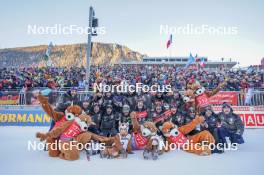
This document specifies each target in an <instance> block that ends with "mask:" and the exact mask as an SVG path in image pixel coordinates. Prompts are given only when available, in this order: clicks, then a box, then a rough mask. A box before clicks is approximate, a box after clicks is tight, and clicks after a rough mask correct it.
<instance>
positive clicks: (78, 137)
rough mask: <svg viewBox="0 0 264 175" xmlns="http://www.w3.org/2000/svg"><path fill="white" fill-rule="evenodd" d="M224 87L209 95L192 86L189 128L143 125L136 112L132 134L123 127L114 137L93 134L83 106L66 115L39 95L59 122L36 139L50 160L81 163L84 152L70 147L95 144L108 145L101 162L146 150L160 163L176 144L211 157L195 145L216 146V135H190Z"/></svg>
mask: <svg viewBox="0 0 264 175" xmlns="http://www.w3.org/2000/svg"><path fill="white" fill-rule="evenodd" d="M224 85H225V83H222V84H220V85H219V86H218V87H217V88H216V89H215V90H213V91H212V92H209V91H206V90H205V89H204V87H202V86H201V85H200V84H199V83H198V82H193V83H191V84H188V86H187V90H186V91H185V92H184V94H183V99H184V102H185V105H186V108H189V107H194V108H195V111H196V114H197V115H196V117H195V118H194V119H193V120H192V121H191V122H189V123H188V124H186V125H183V126H181V127H178V126H177V125H175V124H174V123H172V122H171V121H166V122H164V123H162V125H161V126H160V127H159V128H157V126H156V125H155V122H149V121H145V122H143V123H142V124H140V123H139V122H138V119H137V114H136V112H131V114H130V117H131V121H132V132H131V133H129V132H128V130H129V124H128V123H120V124H119V133H118V134H117V135H116V136H113V137H105V136H101V135H98V134H95V133H92V132H89V131H88V127H89V126H90V125H93V124H94V123H93V121H92V119H91V117H90V116H89V115H87V114H85V113H84V112H82V109H81V107H80V106H77V105H71V106H69V107H67V109H66V110H65V112H64V113H63V112H57V111H55V110H54V109H53V108H52V106H51V105H50V104H49V102H48V98H47V97H45V96H43V95H39V96H38V100H39V101H40V103H41V106H42V108H43V109H44V111H45V112H46V113H47V114H48V115H49V116H50V117H51V118H52V119H53V120H54V121H55V126H54V127H53V128H52V129H51V130H50V131H49V132H47V133H40V132H38V133H37V134H36V137H37V138H39V139H40V141H45V142H46V145H47V150H48V154H49V156H50V157H59V158H61V159H65V160H77V159H79V157H80V152H81V150H80V149H78V147H77V146H73V147H71V149H69V145H70V144H72V145H78V146H80V145H85V144H87V143H92V142H94V141H96V142H98V143H104V144H105V147H104V149H102V150H100V156H101V158H104V157H107V158H116V157H124V158H126V157H127V156H128V154H130V153H133V152H132V151H134V150H143V157H144V159H153V160H156V159H158V156H159V155H161V154H163V153H166V152H169V151H171V147H170V144H175V145H176V146H177V147H178V148H179V149H181V148H183V146H184V145H185V148H184V151H186V152H189V153H194V154H196V155H210V154H211V149H210V148H209V147H204V146H200V147H199V145H198V147H197V145H196V146H195V147H194V146H193V144H197V143H202V142H204V143H207V144H215V139H214V137H213V136H212V134H211V133H210V132H209V131H207V130H204V131H201V132H199V133H197V134H194V135H192V136H188V133H190V132H191V131H192V130H194V129H195V128H196V126H197V125H199V124H202V123H203V122H204V120H205V119H204V117H203V116H199V114H200V112H201V111H202V110H203V108H204V107H206V106H208V105H210V104H209V97H210V96H213V95H214V94H216V93H217V92H218V91H219V90H220V89H221V87H223V86H224ZM165 142H166V143H167V144H169V146H168V145H166V144H165ZM52 143H53V144H52ZM54 143H56V144H54ZM186 143H188V144H186ZM54 145H55V146H54ZM186 145H187V146H186Z"/></svg>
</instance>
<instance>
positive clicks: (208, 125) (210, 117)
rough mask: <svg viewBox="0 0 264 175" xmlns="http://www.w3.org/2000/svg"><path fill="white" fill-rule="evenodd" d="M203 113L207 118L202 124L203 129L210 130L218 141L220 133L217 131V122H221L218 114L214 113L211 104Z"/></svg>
mask: <svg viewBox="0 0 264 175" xmlns="http://www.w3.org/2000/svg"><path fill="white" fill-rule="evenodd" d="M202 115H203V116H204V118H205V121H204V123H203V124H202V129H203V130H208V131H209V132H210V133H211V134H212V135H213V136H214V139H215V140H216V142H218V140H219V138H218V133H217V124H218V123H219V122H220V120H219V118H218V116H217V114H215V113H214V111H213V110H212V107H211V106H207V107H206V108H205V109H204V111H203V112H202Z"/></svg>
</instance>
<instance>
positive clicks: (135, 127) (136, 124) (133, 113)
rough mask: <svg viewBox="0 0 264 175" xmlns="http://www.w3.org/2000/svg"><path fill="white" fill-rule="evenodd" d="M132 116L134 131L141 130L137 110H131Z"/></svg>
mask: <svg viewBox="0 0 264 175" xmlns="http://www.w3.org/2000/svg"><path fill="white" fill-rule="evenodd" d="M130 117H131V121H132V126H133V131H134V132H138V131H139V130H140V125H139V123H138V120H137V117H136V112H131V114H130Z"/></svg>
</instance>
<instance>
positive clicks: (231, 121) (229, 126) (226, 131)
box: [217, 103, 244, 144]
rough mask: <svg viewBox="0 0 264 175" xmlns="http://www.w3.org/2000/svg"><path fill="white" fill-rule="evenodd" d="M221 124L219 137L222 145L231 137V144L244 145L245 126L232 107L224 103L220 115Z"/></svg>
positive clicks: (219, 125)
mask: <svg viewBox="0 0 264 175" xmlns="http://www.w3.org/2000/svg"><path fill="white" fill-rule="evenodd" d="M218 118H219V119H220V121H221V122H220V123H219V124H218V126H217V128H218V136H219V140H220V142H221V143H226V139H225V137H229V139H230V141H231V143H237V144H243V143H244V139H243V132H244V124H243V122H242V120H241V118H240V117H239V116H238V115H237V114H235V113H233V109H232V107H231V106H230V105H229V104H227V103H224V104H223V106H222V112H221V113H219V114H218Z"/></svg>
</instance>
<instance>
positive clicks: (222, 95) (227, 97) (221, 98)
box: [209, 91, 238, 105]
mask: <svg viewBox="0 0 264 175" xmlns="http://www.w3.org/2000/svg"><path fill="white" fill-rule="evenodd" d="M209 101H210V104H212V105H222V104H223V103H224V102H227V103H228V104H231V105H238V103H237V92H222V91H221V92H218V93H217V94H215V95H214V96H212V97H210V98H209Z"/></svg>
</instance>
